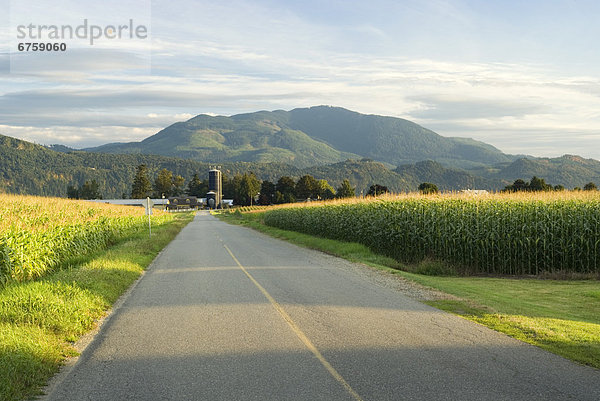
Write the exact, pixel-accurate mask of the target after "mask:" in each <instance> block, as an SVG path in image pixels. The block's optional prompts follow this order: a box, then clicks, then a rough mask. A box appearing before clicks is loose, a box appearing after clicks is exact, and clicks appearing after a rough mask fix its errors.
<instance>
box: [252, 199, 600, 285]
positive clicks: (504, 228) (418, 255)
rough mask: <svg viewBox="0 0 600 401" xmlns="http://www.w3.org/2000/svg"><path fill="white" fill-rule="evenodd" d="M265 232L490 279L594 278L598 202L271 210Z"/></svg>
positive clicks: (408, 202) (598, 253) (385, 203)
mask: <svg viewBox="0 0 600 401" xmlns="http://www.w3.org/2000/svg"><path fill="white" fill-rule="evenodd" d="M264 220H265V223H266V224H267V225H270V226H274V227H278V228H282V229H286V230H293V231H300V232H304V233H307V234H312V235H318V236H322V237H326V238H332V239H338V240H343V241H352V242H359V243H362V244H364V245H367V246H368V247H370V248H371V249H372V250H374V251H375V252H380V253H383V254H385V255H388V256H391V257H393V258H395V259H397V260H399V261H401V262H405V263H414V262H419V261H421V260H423V259H425V258H431V259H435V260H442V261H446V262H449V263H451V264H453V265H455V266H458V267H461V268H462V269H465V270H468V271H471V272H478V273H491V274H509V275H537V274H540V273H542V272H557V271H561V272H576V273H599V272H600V196H599V195H598V193H596V194H581V195H573V194H571V195H545V196H544V195H532V194H528V195H517V196H502V195H495V196H485V197H465V196H437V197H435V196H434V197H422V196H412V197H410V196H406V197H403V198H401V199H388V200H376V201H370V202H357V201H352V202H351V203H339V202H338V203H334V204H323V205H320V206H317V207H312V206H310V207H293V208H278V209H273V210H270V211H268V212H266V213H265V217H264Z"/></svg>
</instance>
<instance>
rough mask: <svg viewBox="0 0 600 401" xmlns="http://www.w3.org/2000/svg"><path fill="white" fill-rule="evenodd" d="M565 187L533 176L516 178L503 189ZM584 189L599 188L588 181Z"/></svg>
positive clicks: (560, 189) (512, 190)
mask: <svg viewBox="0 0 600 401" xmlns="http://www.w3.org/2000/svg"><path fill="white" fill-rule="evenodd" d="M565 190H566V189H565V187H564V186H562V185H554V186H552V185H550V184H548V183H546V180H544V179H543V178H539V177H536V176H533V177H532V178H531V181H524V180H522V179H520V178H519V179H517V180H515V181H514V182H513V183H512V184H510V185H507V186H505V187H504V189H503V190H502V191H503V192H537V191H565ZM573 190H574V191H580V190H581V188H580V187H575V188H573ZM583 190H584V191H596V190H598V188H597V187H596V184H594V183H593V182H588V183H587V184H585V185H584V186H583Z"/></svg>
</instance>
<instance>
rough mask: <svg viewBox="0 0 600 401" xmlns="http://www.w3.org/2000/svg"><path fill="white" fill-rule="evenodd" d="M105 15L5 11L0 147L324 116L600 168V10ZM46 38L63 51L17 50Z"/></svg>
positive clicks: (457, 0) (454, 3) (569, 6)
mask: <svg viewBox="0 0 600 401" xmlns="http://www.w3.org/2000/svg"><path fill="white" fill-rule="evenodd" d="M95 3H97V4H92V2H82V1H74V0H53V1H35V0H29V1H27V2H23V1H18V0H0V10H2V11H5V10H6V12H0V39H1V40H0V134H4V135H9V136H14V137H18V138H23V139H26V140H30V141H34V142H37V143H43V144H53V143H60V144H65V145H69V146H72V147H76V148H82V147H87V146H96V145H100V144H103V143H108V142H117V141H118V142H127V141H137V140H141V139H143V138H145V137H148V136H150V135H152V134H154V133H156V132H157V131H158V130H160V129H161V128H164V127H165V126H167V125H169V124H172V123H174V122H176V121H182V120H186V119H188V118H191V117H192V116H195V115H197V114H201V113H213V114H222V115H232V114H238V113H244V112H252V111H257V110H276V109H285V110H290V109H293V108H296V107H308V106H314V105H322V104H325V105H333V106H341V107H345V108H348V109H351V110H354V111H358V112H361V113H367V114H379V115H387V116H394V117H401V118H405V119H408V120H411V121H414V122H417V123H418V124H421V125H423V126H425V127H427V128H430V129H432V130H434V131H436V132H437V133H439V134H440V135H444V136H465V137H472V138H475V139H478V140H481V141H484V142H487V143H490V144H492V145H494V146H496V147H498V148H499V149H501V150H502V151H504V152H507V153H520V154H522V153H525V154H531V155H536V156H560V155H562V154H565V153H568V154H578V155H581V156H584V157H593V158H596V159H600V50H599V47H598V45H597V41H598V39H599V38H600V24H599V23H598V19H599V18H600V2H598V1H596V0H589V1H588V0H581V1H580V0H527V1H522V0H519V1H513V0H503V1H489V0H448V1H444V0H415V1H412V0H396V1H393V0H389V1H387V0H371V1H354V0H339V1H338V0H330V1H328V0H318V1H313V0H298V1H296V0H285V1H284V0H279V1H275V0H247V1H235V0H229V1H214V0H211V1H204V0H200V1H177V0H171V1H158V0H154V1H152V0H145V1H125V0H120V1H116V0H108V1H101V2H95ZM86 21H87V25H86V24H85V22H86ZM84 25H85V26H84ZM92 25H93V26H95V27H98V29H99V30H102V35H101V37H98V38H96V39H94V40H93V42H94V43H93V44H90V38H91V36H92V33H93V32H92V30H91V28H90V27H91V26H92ZM29 26H32V27H33V28H32V29H31V30H29V29H28V27H29ZM51 26H56V27H58V28H59V30H61V29H62V31H60V32H59V34H62V35H63V36H61V37H59V39H53V40H52V41H53V42H59V43H60V42H64V43H66V44H67V50H66V51H64V52H54V51H52V52H48V51H46V52H31V51H30V52H26V51H19V50H18V44H19V43H26V42H36V41H38V42H39V41H40V39H38V37H37V35H38V34H39V33H40V31H39V28H40V27H51ZM65 26H67V30H65V29H63V27H65ZM80 26H84V27H83V28H81V29H80V31H79V33H80V35H79V37H72V38H71V37H67V36H68V34H69V31H68V27H72V28H73V29H76V28H77V27H80ZM119 26H123V27H124V28H122V29H121V37H120V38H119V37H116V35H117V34H116V31H117V29H118V28H117V27H119ZM19 27H20V29H19ZM113 27H114V29H113ZM137 27H142V28H140V29H142V30H141V31H136V35H137V33H141V34H140V35H137V36H136V35H131V36H130V35H129V30H130V28H133V30H135V29H136V28H137ZM106 29H108V31H106ZM50 30H51V28H42V31H41V35H42V39H48V38H47V37H45V36H44V35H46V36H48V35H50V33H49V32H50ZM23 33H25V36H24V37H23ZM84 33H86V34H87V36H85V37H84ZM19 35H20V36H19ZM55 35H56V32H55ZM74 35H75V34H74ZM109 36H112V37H109Z"/></svg>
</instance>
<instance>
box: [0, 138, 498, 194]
mask: <svg viewBox="0 0 600 401" xmlns="http://www.w3.org/2000/svg"><path fill="white" fill-rule="evenodd" d="M59 149H60V150H61V151H54V150H52V149H48V148H47V147H44V146H40V145H36V144H33V143H30V142H26V141H22V140H19V139H15V138H11V137H7V136H2V135H0V192H8V193H17V194H29V195H43V196H63V197H64V196H66V191H67V186H69V185H73V186H79V185H81V184H83V183H84V182H85V181H87V180H96V181H97V182H98V184H99V187H100V188H99V190H100V193H101V194H102V195H103V197H104V198H121V197H122V196H123V195H124V194H125V195H128V194H129V193H130V191H131V183H132V182H133V177H134V174H135V169H136V167H137V166H138V165H140V164H146V165H147V166H148V168H149V171H150V175H151V179H152V180H153V179H154V176H156V174H157V172H158V171H159V170H160V169H163V168H166V169H168V170H170V171H173V172H174V173H175V174H178V175H181V176H183V177H184V178H185V179H186V183H187V181H189V180H190V179H191V177H192V176H193V175H194V174H196V173H197V174H198V175H199V176H200V177H201V178H202V179H206V178H207V176H208V169H209V164H208V163H204V162H196V161H193V160H189V159H178V158H172V157H165V156H155V155H145V154H117V155H115V154H105V153H90V152H82V151H71V152H67V153H65V152H64V150H65V149H62V148H59ZM221 170H222V171H223V174H224V175H226V176H228V177H233V176H234V175H235V174H243V173H244V172H248V171H252V172H253V173H255V174H256V176H257V177H258V178H259V179H261V180H269V181H272V182H276V181H277V180H278V179H279V177H282V176H284V175H287V176H291V177H293V178H294V179H296V180H297V179H298V178H299V177H301V176H302V175H305V174H310V175H312V176H313V177H315V178H317V179H325V180H327V181H328V182H329V183H330V184H331V185H333V186H334V187H337V186H339V185H340V184H341V183H342V181H343V180H344V179H346V178H347V179H349V180H350V182H351V184H352V185H353V186H355V187H356V189H357V194H360V192H361V191H363V193H366V192H367V190H368V188H369V187H370V186H371V185H373V184H380V185H385V186H387V187H388V188H389V189H390V190H391V191H394V192H403V191H415V190H417V187H418V185H419V183H421V182H423V181H430V182H434V183H435V184H437V185H438V186H439V187H440V188H442V189H463V188H472V187H473V186H471V183H472V182H473V181H474V180H475V182H478V183H481V185H488V186H483V188H486V189H494V188H496V189H497V185H496V186H495V185H494V181H493V180H488V181H485V180H483V179H481V178H477V177H475V178H473V177H471V175H470V174H469V173H466V172H464V171H460V170H456V169H447V168H445V167H443V166H442V165H440V164H439V163H435V162H422V163H417V165H415V166H401V167H399V168H398V169H397V171H392V170H390V169H389V168H388V167H387V166H386V165H385V164H383V163H379V162H376V161H373V160H368V159H362V160H345V161H343V162H338V163H333V164H328V165H319V166H312V167H305V168H302V169H300V168H298V167H295V166H291V165H289V164H285V163H250V162H235V163H225V164H223V165H222V166H221ZM477 180H479V181H477ZM478 188H482V187H478Z"/></svg>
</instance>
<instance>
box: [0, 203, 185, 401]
mask: <svg viewBox="0 0 600 401" xmlns="http://www.w3.org/2000/svg"><path fill="white" fill-rule="evenodd" d="M22 200H23V202H24V203H21V204H20V206H19V207H21V209H23V207H25V206H27V205H29V206H30V211H29V213H30V214H29V216H30V217H31V216H34V215H37V216H39V217H38V218H37V219H33V218H31V219H30V220H29V226H28V228H29V230H30V232H33V233H40V232H44V230H46V229H50V230H51V231H52V236H47V237H46V238H56V237H55V234H56V227H61V226H62V227H72V226H75V225H76V224H77V219H78V218H79V217H77V216H81V215H80V214H79V212H80V211H81V210H84V213H85V214H89V215H95V214H101V215H103V216H104V219H111V218H115V219H128V218H129V217H127V216H125V217H124V216H123V214H125V215H131V216H132V219H133V221H134V222H135V221H137V220H139V219H140V217H139V216H140V215H142V214H143V209H142V208H128V207H120V208H114V207H111V208H106V207H105V205H93V204H90V203H77V202H75V203H73V202H71V201H65V200H57V199H43V198H27V199H22ZM38 203H46V204H50V208H53V207H58V209H56V208H55V209H54V211H55V212H59V211H60V210H61V209H60V208H61V207H63V209H62V210H64V208H65V207H66V209H67V211H65V212H64V214H61V213H56V214H54V215H53V214H52V209H48V210H42V211H40V210H36V208H35V205H36V204H37V205H38V208H39V204H38ZM80 208H81V209H80ZM69 210H70V211H69ZM71 212H73V213H71ZM69 213H70V214H69ZM8 215H9V214H8V213H6V210H5V214H4V216H8ZM15 215H16V214H14V213H13V214H12V216H15ZM53 216H54V219H53ZM71 216H76V217H75V218H74V219H72V218H71ZM59 217H61V218H59ZM191 218H192V215H191V214H176V215H167V214H165V215H163V216H156V218H155V217H153V219H154V222H153V230H152V237H151V238H149V236H148V225H147V224H148V223H147V218H146V219H145V224H141V225H138V224H133V225H127V226H126V227H125V229H123V230H122V231H121V232H119V233H115V232H113V233H112V234H111V236H110V237H109V240H108V241H103V242H100V243H99V244H98V246H95V247H91V248H87V249H86V251H85V252H84V251H83V249H81V248H80V251H81V253H80V254H79V255H78V256H77V257H74V256H73V255H68V257H66V258H64V259H59V260H58V261H57V262H56V263H55V264H52V265H50V268H47V269H45V270H44V272H43V274H41V275H38V276H37V278H35V276H34V277H31V278H29V277H26V278H28V279H26V280H17V279H15V278H13V277H11V278H10V279H8V280H5V281H4V283H3V284H2V285H0V400H6V401H9V400H22V399H25V398H30V397H32V396H34V395H36V394H38V393H39V391H40V388H41V386H43V385H44V384H45V383H46V381H47V380H48V379H49V378H50V377H51V376H52V375H53V374H54V373H56V372H57V370H58V368H59V366H60V365H61V364H62V363H63V362H64V360H65V358H67V357H68V356H72V355H75V354H76V351H75V349H74V348H73V342H74V341H76V340H77V339H79V338H80V336H81V335H82V334H84V333H86V332H88V331H90V330H92V329H93V328H94V327H95V326H96V324H97V321H98V319H100V318H102V317H103V316H104V315H106V313H107V310H108V309H109V308H110V307H111V305H112V304H113V303H114V302H115V301H116V300H117V298H118V297H119V296H120V295H121V294H123V292H125V290H126V289H127V288H129V286H130V285H131V284H132V283H133V282H134V281H135V280H136V279H137V278H138V277H139V276H140V275H141V274H142V272H143V270H144V269H145V268H146V267H147V266H148V265H149V264H150V262H151V261H152V260H153V259H154V257H155V256H156V255H157V254H158V252H160V250H161V249H162V248H164V246H165V245H167V244H168V243H169V242H170V241H171V240H172V239H173V238H174V237H175V235H176V234H177V233H178V232H179V231H180V230H181V228H182V227H183V226H185V225H186V224H187V223H188V222H189V221H191ZM6 220H8V218H6V219H5V223H6ZM34 221H37V222H38V224H34ZM86 224H87V223H86V221H85V220H83V221H81V225H86ZM122 228H123V227H122ZM81 230H85V229H84V228H81ZM111 231H112V230H111ZM65 232H66V230H65ZM4 234H6V233H4ZM42 238H44V237H43V236H42ZM67 238H70V237H68V236H67ZM63 240H65V239H64V238H63ZM76 241H77V239H76ZM24 244H25V246H27V244H26V243H24ZM49 244H50V242H46V243H45V244H44V245H45V246H49ZM39 248H40V249H43V247H39ZM13 255H14V254H13ZM63 255H64V254H63ZM15 260H17V261H18V259H15ZM23 266H24V268H27V267H28V265H27V264H24V265H23ZM34 266H40V265H39V264H37V265H34ZM47 266H48V265H47ZM23 271H26V269H23Z"/></svg>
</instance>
